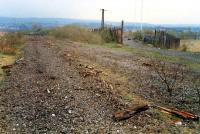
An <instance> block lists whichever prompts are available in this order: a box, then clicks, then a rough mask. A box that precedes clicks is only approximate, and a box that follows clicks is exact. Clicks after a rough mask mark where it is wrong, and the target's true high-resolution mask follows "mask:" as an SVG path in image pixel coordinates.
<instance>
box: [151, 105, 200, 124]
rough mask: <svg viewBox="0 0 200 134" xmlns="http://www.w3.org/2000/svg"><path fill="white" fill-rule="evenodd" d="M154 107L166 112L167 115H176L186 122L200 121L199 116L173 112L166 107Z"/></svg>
mask: <svg viewBox="0 0 200 134" xmlns="http://www.w3.org/2000/svg"><path fill="white" fill-rule="evenodd" d="M154 107H155V108H157V109H159V110H161V111H163V112H166V113H169V114H172V115H176V116H178V117H181V118H183V119H186V120H193V121H198V120H199V116H197V115H194V114H191V113H188V112H184V111H177V110H172V109H168V108H164V107H160V106H154Z"/></svg>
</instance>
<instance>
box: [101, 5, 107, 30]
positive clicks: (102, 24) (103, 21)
mask: <svg viewBox="0 0 200 134" xmlns="http://www.w3.org/2000/svg"><path fill="white" fill-rule="evenodd" d="M101 11H102V19H101V29H104V27H105V18H104V15H105V11H106V10H105V9H101Z"/></svg>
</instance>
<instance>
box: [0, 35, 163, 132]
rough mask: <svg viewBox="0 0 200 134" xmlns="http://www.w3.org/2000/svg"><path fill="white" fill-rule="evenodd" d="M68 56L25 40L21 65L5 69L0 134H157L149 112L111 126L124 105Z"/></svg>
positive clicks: (0, 94) (70, 53)
mask: <svg viewBox="0 0 200 134" xmlns="http://www.w3.org/2000/svg"><path fill="white" fill-rule="evenodd" d="M73 51H74V49H70V47H69V48H68V49H67V50H65V51H60V50H59V49H58V48H57V47H54V46H49V45H48V44H46V43H45V42H44V41H43V39H41V38H36V40H32V39H28V41H27V44H26V47H25V48H24V60H22V61H20V62H19V63H18V64H16V65H15V66H14V67H13V68H12V69H11V75H9V76H7V77H6V79H5V85H4V87H3V88H2V89H1V90H0V133H11V134H12V133H17V134H18V133H19V134H21V133H25V134H30V133H36V134H37V133H48V134H50V133H52V134H54V133H120V134H121V133H140V132H143V133H145V132H148V133H149V132H153V133H155V132H160V131H161V129H162V127H159V128H158V127H157V126H158V124H159V125H160V126H162V125H163V126H164V124H162V123H159V122H158V120H157V119H156V118H154V117H153V116H154V115H152V113H151V112H147V113H142V114H141V115H138V116H136V117H134V118H132V119H130V120H127V121H123V122H114V121H113V120H112V113H113V112H114V111H116V110H118V109H120V108H124V107H125V103H124V102H123V101H121V99H120V97H118V96H116V95H114V94H113V93H112V92H110V88H112V87H110V86H109V85H108V84H106V83H105V81H102V80H101V79H100V78H99V77H98V74H93V73H91V68H90V67H86V66H84V65H83V64H81V63H80V62H79V60H78V57H76V55H74V53H73ZM63 55H64V57H65V58H63ZM151 116H152V118H154V119H153V120H152V118H150V117H151Z"/></svg>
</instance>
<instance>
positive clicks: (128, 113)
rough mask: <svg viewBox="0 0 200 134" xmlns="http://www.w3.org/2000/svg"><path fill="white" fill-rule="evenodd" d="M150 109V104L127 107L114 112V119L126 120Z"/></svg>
mask: <svg viewBox="0 0 200 134" xmlns="http://www.w3.org/2000/svg"><path fill="white" fill-rule="evenodd" d="M148 109H149V106H148V105H143V106H138V107H135V108H132V109H125V110H122V111H118V112H115V113H113V119H114V120H115V121H122V120H126V119H129V118H131V117H133V116H134V115H135V114H137V113H140V112H143V111H146V110H148Z"/></svg>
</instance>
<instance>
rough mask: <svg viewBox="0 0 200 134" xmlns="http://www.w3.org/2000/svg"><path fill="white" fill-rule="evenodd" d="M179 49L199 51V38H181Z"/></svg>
mask: <svg viewBox="0 0 200 134" xmlns="http://www.w3.org/2000/svg"><path fill="white" fill-rule="evenodd" d="M180 50H182V51H190V52H200V40H181V47H180Z"/></svg>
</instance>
